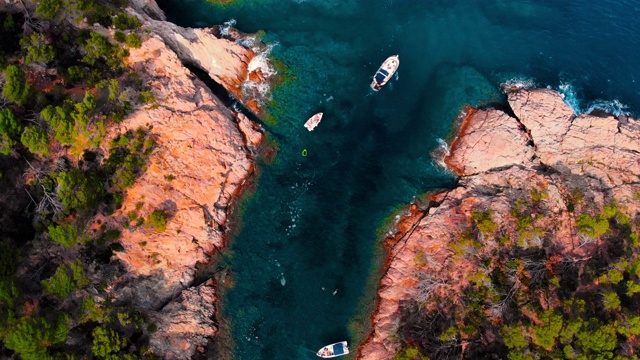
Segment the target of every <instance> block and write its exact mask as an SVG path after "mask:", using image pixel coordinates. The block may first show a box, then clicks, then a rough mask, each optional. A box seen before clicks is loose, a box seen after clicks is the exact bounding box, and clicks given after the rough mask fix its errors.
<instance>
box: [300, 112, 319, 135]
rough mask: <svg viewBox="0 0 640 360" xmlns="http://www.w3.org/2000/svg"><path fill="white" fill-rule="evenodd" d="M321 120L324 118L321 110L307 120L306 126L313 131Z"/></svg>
mask: <svg viewBox="0 0 640 360" xmlns="http://www.w3.org/2000/svg"><path fill="white" fill-rule="evenodd" d="M320 120H322V113H321V112H319V113H317V114H315V115H313V116H312V117H310V118H309V120H307V122H306V123H304V127H306V128H307V130H309V131H312V130H313V129H315V128H316V126H318V124H320Z"/></svg>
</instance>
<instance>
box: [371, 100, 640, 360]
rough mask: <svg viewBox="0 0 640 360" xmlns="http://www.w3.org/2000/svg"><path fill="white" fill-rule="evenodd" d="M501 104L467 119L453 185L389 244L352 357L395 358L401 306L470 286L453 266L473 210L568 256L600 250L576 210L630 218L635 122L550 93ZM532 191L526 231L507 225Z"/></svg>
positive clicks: (635, 180)
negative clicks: (575, 107) (610, 207)
mask: <svg viewBox="0 0 640 360" xmlns="http://www.w3.org/2000/svg"><path fill="white" fill-rule="evenodd" d="M508 102H509V106H510V107H511V110H512V112H504V111H499V110H493V109H489V110H474V109H471V110H469V111H468V112H467V113H466V116H465V118H464V121H463V123H462V125H461V127H460V129H459V131H458V134H457V137H456V139H455V140H454V141H453V142H452V144H451V148H450V154H449V155H448V156H447V157H446V158H445V162H446V164H447V166H449V168H450V169H451V170H452V171H453V172H455V173H456V175H458V176H459V182H458V185H457V186H456V187H455V188H454V189H452V190H449V191H445V192H440V193H435V194H431V196H430V204H429V205H428V206H426V205H425V206H424V207H422V208H419V207H418V206H417V205H413V206H412V207H411V211H410V212H409V215H406V216H405V217H404V218H403V219H401V220H400V222H399V224H398V227H397V229H398V231H397V233H396V234H395V236H394V237H392V238H390V239H388V241H389V242H391V243H393V244H395V245H394V246H393V247H392V248H391V250H390V254H389V258H388V263H387V265H388V268H387V269H386V272H385V275H384V276H383V278H382V280H381V283H380V289H379V291H378V310H377V312H376V313H375V314H374V315H373V318H372V320H373V326H374V328H373V332H372V334H371V336H370V337H369V339H368V340H367V342H366V343H365V344H364V346H363V347H361V349H360V351H359V354H358V358H359V359H367V360H371V359H391V358H393V356H394V354H395V353H396V352H397V351H398V349H399V343H398V341H397V338H396V337H395V336H396V334H397V331H398V326H399V323H400V307H401V304H402V303H404V302H406V301H409V300H410V299H416V298H417V297H419V296H423V297H425V298H426V296H425V295H428V294H427V293H428V292H442V293H443V294H453V296H454V297H455V294H456V290H459V289H461V288H463V287H465V286H466V285H467V284H468V283H469V282H470V279H469V278H470V276H471V274H472V273H473V272H474V271H475V269H474V268H473V264H471V263H470V262H469V261H465V260H461V259H457V260H456V261H455V264H454V261H452V258H453V256H454V251H452V249H455V247H456V245H457V244H460V242H461V238H462V234H464V232H465V231H466V230H467V229H469V228H470V227H471V226H472V213H473V212H478V211H482V212H485V213H490V214H491V217H492V218H493V222H494V223H496V224H497V226H498V232H500V233H502V234H504V236H506V237H507V238H508V237H509V236H510V237H511V238H512V239H521V241H522V243H521V244H520V246H522V247H524V248H526V247H529V246H539V245H540V243H541V242H542V241H549V242H551V244H552V245H553V246H554V247H556V248H557V249H559V250H558V251H559V253H560V254H563V255H565V256H566V257H567V258H569V259H579V258H581V257H585V256H586V255H587V254H589V253H590V252H591V251H593V250H594V248H595V247H596V246H598V245H596V244H595V243H593V242H592V241H591V240H592V239H590V238H588V237H584V236H580V235H579V234H577V233H576V231H575V229H576V215H575V214H577V213H580V212H589V211H590V210H592V209H600V208H602V206H604V205H607V204H610V203H612V202H615V203H616V204H617V206H618V207H620V208H621V209H623V211H624V212H625V213H626V214H637V212H638V210H639V209H638V204H637V203H638V202H637V201H635V200H637V196H638V194H639V193H638V191H639V190H640V186H639V185H638V184H639V180H640V179H639V177H640V157H638V151H639V150H640V149H639V148H638V147H639V146H640V122H638V120H636V119H632V118H627V117H620V118H615V117H613V116H609V115H603V116H592V115H579V116H576V114H575V113H574V112H573V111H572V109H571V108H570V107H569V106H567V105H566V104H565V103H564V101H563V99H562V98H561V96H560V94H558V93H557V92H555V91H552V90H547V89H537V90H514V91H512V92H510V93H509V94H508ZM534 194H537V195H538V196H536V200H537V203H536V205H535V207H531V208H530V209H528V210H529V211H530V212H531V214H530V216H531V218H532V220H531V221H530V222H527V223H529V224H531V225H530V226H529V227H524V228H522V227H521V228H518V226H514V225H513V221H507V220H508V219H509V218H510V217H511V216H512V214H513V209H514V206H516V204H518V203H519V201H523V200H522V199H523V198H530V197H532V196H533V195H534ZM540 194H543V195H540ZM543 214H544V216H543ZM539 229H544V230H543V231H538V230H539ZM523 232H524V233H523ZM527 232H529V233H527ZM481 241H482V244H481V246H482V247H485V248H487V247H496V246H497V245H496V243H495V241H493V240H491V239H486V240H481ZM458 246H459V245H458ZM474 251H476V250H474ZM477 251H479V252H481V251H483V250H477ZM454 301H455V300H454ZM427 304H428V302H427ZM427 306H429V305H427Z"/></svg>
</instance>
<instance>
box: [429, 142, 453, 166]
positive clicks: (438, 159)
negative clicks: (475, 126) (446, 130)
mask: <svg viewBox="0 0 640 360" xmlns="http://www.w3.org/2000/svg"><path fill="white" fill-rule="evenodd" d="M436 141H437V142H438V146H437V147H436V148H435V149H434V150H433V152H432V153H431V158H432V159H433V161H434V162H435V163H436V164H437V165H438V166H439V167H441V168H443V169H446V168H447V165H446V164H445V163H444V158H445V157H447V156H449V155H450V154H449V144H447V142H446V141H445V140H444V139H441V138H438V139H436Z"/></svg>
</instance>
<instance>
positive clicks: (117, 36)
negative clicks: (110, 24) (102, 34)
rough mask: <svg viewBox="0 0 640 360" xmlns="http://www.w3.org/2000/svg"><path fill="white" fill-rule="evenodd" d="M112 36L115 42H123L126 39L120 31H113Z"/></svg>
mask: <svg viewBox="0 0 640 360" xmlns="http://www.w3.org/2000/svg"><path fill="white" fill-rule="evenodd" d="M113 38H114V39H115V40H116V41H117V42H121V43H123V42H125V40H126V35H125V34H124V33H123V32H122V31H116V32H115V33H113Z"/></svg>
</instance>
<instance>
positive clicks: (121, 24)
mask: <svg viewBox="0 0 640 360" xmlns="http://www.w3.org/2000/svg"><path fill="white" fill-rule="evenodd" d="M141 25H142V23H141V22H140V20H138V18H137V17H135V16H129V15H127V14H125V13H119V14H118V15H116V16H115V17H114V18H113V26H115V28H116V29H118V30H131V29H137V28H139V27H140V26H141Z"/></svg>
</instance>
